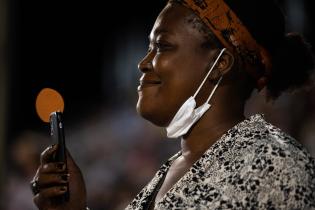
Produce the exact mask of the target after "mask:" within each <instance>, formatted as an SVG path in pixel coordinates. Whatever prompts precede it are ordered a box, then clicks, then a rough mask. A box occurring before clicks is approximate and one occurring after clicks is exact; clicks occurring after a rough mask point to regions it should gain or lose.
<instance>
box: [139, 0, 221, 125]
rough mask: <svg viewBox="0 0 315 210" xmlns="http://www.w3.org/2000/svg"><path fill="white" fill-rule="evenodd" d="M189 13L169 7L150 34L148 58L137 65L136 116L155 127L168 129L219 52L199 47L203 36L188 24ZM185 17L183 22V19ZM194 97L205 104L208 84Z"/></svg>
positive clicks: (208, 91)
mask: <svg viewBox="0 0 315 210" xmlns="http://www.w3.org/2000/svg"><path fill="white" fill-rule="evenodd" d="M190 14H191V11H190V10H189V9H187V8H185V7H184V6H182V5H178V4H168V5H167V6H166V7H165V8H164V9H163V10H162V12H161V13H160V15H159V16H158V18H157V19H156V22H155V24H154V26H153V29H152V31H151V33H150V36H149V39H150V45H149V50H148V53H147V55H146V56H145V57H144V58H143V60H142V61H141V62H140V63H139V69H140V71H141V72H142V73H143V74H142V77H141V78H140V85H139V87H138V94H139V99H138V103H137V111H138V113H139V114H140V115H141V116H142V117H144V118H145V119H147V120H149V121H151V122H152V123H154V124H156V125H158V126H167V125H168V124H169V123H170V121H171V120H172V118H173V117H174V115H175V114H176V112H177V110H178V109H179V108H180V106H181V105H182V104H183V103H184V102H185V101H186V100H187V99H188V98H189V97H190V96H192V95H193V94H194V93H195V91H196V90H197V88H198V86H199V85H200V83H201V82H202V80H203V79H204V77H205V75H206V73H207V72H208V70H209V68H210V64H212V63H213V59H214V56H216V55H217V52H218V49H209V48H207V49H206V48H204V47H202V44H203V43H204V42H205V38H204V34H202V33H201V32H199V31H198V30H197V29H196V28H194V27H193V25H192V24H191V23H188V22H187V18H186V17H187V16H189V15H190ZM185 18H186V19H185ZM204 86H205V87H204V88H203V90H204V91H203V90H202V91H201V92H200V94H199V96H198V97H197V104H198V101H200V102H201V103H204V102H205V100H206V98H207V97H208V94H209V93H210V91H211V88H210V87H209V83H206V84H205V85H204Z"/></svg>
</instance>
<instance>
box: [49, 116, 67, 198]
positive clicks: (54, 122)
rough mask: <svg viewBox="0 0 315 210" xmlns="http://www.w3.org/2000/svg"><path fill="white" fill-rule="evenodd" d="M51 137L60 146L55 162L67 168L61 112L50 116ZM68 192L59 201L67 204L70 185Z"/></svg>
mask: <svg viewBox="0 0 315 210" xmlns="http://www.w3.org/2000/svg"><path fill="white" fill-rule="evenodd" d="M49 121H50V136H51V137H52V139H53V142H54V144H58V150H57V152H56V156H55V158H54V161H55V162H64V163H65V165H66V170H68V166H67V155H66V142H65V133H64V123H63V115H62V113H61V112H53V113H51V115H50V120H49ZM67 187H68V191H67V192H66V193H65V194H64V195H62V196H60V198H58V201H60V202H65V201H69V197H70V196H69V184H68V185H67Z"/></svg>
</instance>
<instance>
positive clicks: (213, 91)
mask: <svg viewBox="0 0 315 210" xmlns="http://www.w3.org/2000/svg"><path fill="white" fill-rule="evenodd" d="M222 79H223V76H222V77H220V79H219V80H218V82H217V84H216V85H215V86H214V88H213V90H212V92H211V94H210V96H209V98H208V99H207V102H206V103H207V104H208V103H209V101H210V99H211V98H212V96H213V94H214V93H215V91H216V90H217V88H218V87H219V85H220V82H221V80H222Z"/></svg>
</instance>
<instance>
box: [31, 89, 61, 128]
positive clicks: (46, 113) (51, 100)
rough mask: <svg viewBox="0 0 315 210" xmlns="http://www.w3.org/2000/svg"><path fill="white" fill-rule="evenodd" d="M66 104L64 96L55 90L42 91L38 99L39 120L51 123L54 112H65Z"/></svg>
mask: <svg viewBox="0 0 315 210" xmlns="http://www.w3.org/2000/svg"><path fill="white" fill-rule="evenodd" d="M63 110H64V102H63V98H62V96H61V95H60V94H59V93H58V92H57V91H56V90H54V89H51V88H44V89H42V90H41V91H40V92H39V94H38V96H37V98H36V111H37V114H38V116H39V118H40V119H41V120H42V121H44V122H49V118H50V114H51V113H52V112H57V111H58V112H63Z"/></svg>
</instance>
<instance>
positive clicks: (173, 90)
mask: <svg viewBox="0 0 315 210" xmlns="http://www.w3.org/2000/svg"><path fill="white" fill-rule="evenodd" d="M190 14H191V11H190V10H189V9H187V8H185V7H183V6H181V5H179V4H176V3H173V4H168V5H167V6H166V7H165V8H164V9H163V10H162V12H161V13H160V15H159V16H158V18H157V20H156V22H155V24H154V27H153V29H152V31H151V34H150V36H149V38H150V46H149V51H148V53H147V55H146V56H145V57H144V59H143V60H142V61H141V62H140V63H139V69H140V71H141V72H142V73H143V75H142V77H141V79H140V80H141V81H140V86H139V87H138V93H139V100H138V103H137V111H138V113H139V114H140V115H141V116H142V117H143V118H145V119H147V120H149V121H150V122H152V123H154V124H156V125H158V126H162V127H165V126H167V125H168V124H169V123H170V121H171V120H172V118H173V117H174V115H175V114H176V112H177V110H178V109H179V108H180V106H181V105H182V104H183V103H184V102H185V101H186V100H187V99H188V98H189V97H190V96H192V95H193V94H194V93H195V91H196V90H197V88H198V86H199V85H200V84H201V82H202V80H203V79H204V77H205V75H206V74H207V72H208V71H209V69H210V67H211V66H212V65H213V63H214V60H215V59H216V58H217V56H218V54H219V52H220V50H221V49H218V48H217V47H207V48H205V47H203V43H204V41H205V40H204V39H205V38H204V34H202V33H201V32H200V31H198V30H197V29H196V28H194V27H192V26H191V25H190V24H187V22H185V20H184V19H185V17H187V16H188V15H190ZM179 17H182V18H179ZM235 63H236V62H235V59H234V56H233V54H232V53H230V52H229V51H228V50H227V51H226V52H224V54H223V56H222V57H221V59H220V60H219V63H218V64H217V65H216V68H215V70H214V72H213V73H212V74H211V75H210V78H209V80H208V82H206V83H205V85H204V86H203V88H202V89H201V91H200V93H199V94H198V96H197V97H196V102H197V106H200V105H201V104H203V103H204V102H205V101H206V99H207V98H208V96H209V94H210V92H211V90H212V89H213V87H214V84H215V82H216V81H217V80H218V79H219V78H220V77H221V76H223V82H222V83H221V85H220V87H219V88H218V89H217V91H216V93H215V95H214V97H213V98H212V100H211V102H210V104H211V105H212V106H211V108H210V110H208V111H207V112H206V113H205V115H204V116H203V117H202V118H201V119H200V120H199V121H198V122H197V123H196V124H195V125H194V126H193V127H192V128H191V129H190V131H189V132H188V133H187V134H186V135H185V136H183V137H182V138H181V150H182V155H181V156H180V157H179V158H178V159H177V160H175V161H174V163H173V164H172V166H171V167H170V169H169V171H168V173H167V175H166V178H165V180H164V183H163V184H162V186H161V188H160V190H159V192H158V194H157V196H156V198H155V202H158V201H159V200H160V199H161V198H162V197H163V196H164V195H165V194H166V193H167V192H168V191H169V190H170V189H171V188H172V186H173V185H174V184H175V183H176V182H177V181H178V180H179V179H180V178H181V177H182V176H183V175H184V174H185V173H186V172H187V171H188V170H189V168H190V167H191V166H192V165H193V164H194V163H195V162H196V161H197V160H198V159H199V158H200V157H201V156H202V155H203V153H204V152H205V151H206V150H207V149H208V148H209V147H210V146H211V145H212V144H214V143H215V142H216V141H217V140H218V139H219V138H220V137H221V136H222V135H223V134H224V133H225V132H226V131H227V130H228V129H230V128H231V127H233V126H234V125H235V124H237V123H238V122H240V121H242V120H244V115H243V113H244V105H245V100H244V99H243V97H240V95H241V93H242V91H243V90H244V80H243V77H241V76H239V77H236V76H235V74H234V73H233V72H235ZM55 151H56V147H52V148H49V149H47V150H46V151H44V152H43V154H42V157H41V165H40V167H39V169H38V172H37V174H36V175H35V177H34V178H37V179H39V184H40V186H41V187H42V190H41V191H40V193H39V194H37V195H36V196H35V197H34V202H35V204H36V205H37V206H38V207H39V209H41V210H48V209H49V210H51V209H56V210H57V209H68V210H79V209H84V208H85V205H86V192H85V184H84V181H83V178H82V175H81V172H80V169H79V168H78V167H77V166H76V164H75V163H74V161H73V159H72V158H71V157H70V155H69V154H68V155H69V156H68V168H69V170H68V171H66V170H65V169H60V167H59V169H58V167H57V166H58V164H57V163H51V162H49V160H50V159H51V156H52V155H53V154H54V153H55ZM67 174H69V177H68V179H67V180H62V178H61V176H60V175H67ZM67 182H69V183H70V198H71V200H70V202H67V203H62V204H58V205H56V204H53V203H51V199H52V198H54V197H56V196H58V195H61V194H64V193H65V190H64V189H63V188H61V187H60V186H57V185H60V184H61V185H62V184H65V183H67ZM45 186H46V187H45ZM152 208H153V207H152Z"/></svg>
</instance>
